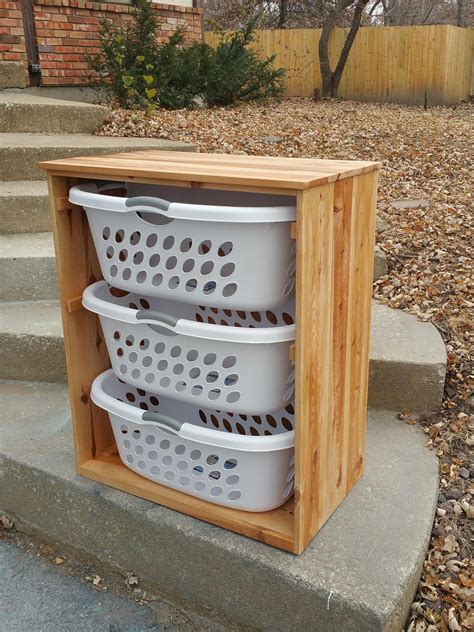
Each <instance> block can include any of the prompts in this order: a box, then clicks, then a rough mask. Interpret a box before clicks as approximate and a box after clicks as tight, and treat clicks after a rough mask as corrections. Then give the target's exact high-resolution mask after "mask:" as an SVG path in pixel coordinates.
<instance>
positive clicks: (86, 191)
mask: <svg viewBox="0 0 474 632" xmlns="http://www.w3.org/2000/svg"><path fill="white" fill-rule="evenodd" d="M157 184H159V183H157ZM120 187H124V188H126V184H124V183H122V182H114V183H113V186H112V184H110V183H109V184H106V185H105V186H99V185H98V184H97V183H96V182H85V183H82V184H77V185H75V186H73V187H71V189H70V190H69V201H70V202H72V203H73V204H77V205H78V206H82V207H84V208H88V209H94V210H98V211H107V212H115V213H135V212H136V210H137V208H139V210H140V212H150V213H156V212H157V210H156V207H152V206H150V207H148V206H146V205H145V204H141V205H140V206H139V207H136V208H133V207H129V206H127V201H128V200H130V199H132V198H127V197H116V196H113V195H104V193H102V191H107V190H108V189H110V188H120ZM168 202H169V205H168V207H167V209H166V210H163V211H159V212H160V213H161V214H162V215H166V216H167V217H169V218H172V219H182V220H189V221H206V222H222V223H238V224H261V223H273V222H293V221H295V219H296V205H294V206H288V205H281V206H225V205H213V204H190V203H182V202H173V201H172V200H169V201H168Z"/></svg>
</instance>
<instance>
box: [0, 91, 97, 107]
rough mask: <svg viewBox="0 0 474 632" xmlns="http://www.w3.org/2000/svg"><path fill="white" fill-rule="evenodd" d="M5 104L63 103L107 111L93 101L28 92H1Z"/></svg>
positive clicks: (37, 104)
mask: <svg viewBox="0 0 474 632" xmlns="http://www.w3.org/2000/svg"><path fill="white" fill-rule="evenodd" d="M2 105H5V106H9V105H11V106H12V107H14V106H18V105H35V106H41V105H44V106H48V105H58V106H59V105H61V106H64V107H69V108H70V109H74V108H76V107H78V108H100V109H101V110H105V111H107V108H105V107H104V106H102V105H95V104H91V103H84V102H83V101H69V100H66V99H56V98H54V97H44V96H39V95H36V94H30V93H28V92H0V106H2Z"/></svg>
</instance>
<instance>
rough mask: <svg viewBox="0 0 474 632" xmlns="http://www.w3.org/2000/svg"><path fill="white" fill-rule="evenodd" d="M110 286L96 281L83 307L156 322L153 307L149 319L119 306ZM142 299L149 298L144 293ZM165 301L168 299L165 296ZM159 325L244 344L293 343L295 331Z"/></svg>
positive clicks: (121, 318) (187, 322)
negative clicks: (108, 295)
mask: <svg viewBox="0 0 474 632" xmlns="http://www.w3.org/2000/svg"><path fill="white" fill-rule="evenodd" d="M111 287H112V286H110V285H109V284H108V283H107V282H106V281H96V282H95V283H93V284H92V285H89V286H88V287H87V288H86V289H85V290H84V293H83V295H82V304H83V306H84V307H85V308H86V309H88V310H89V311H91V312H94V313H95V314H98V315H99V316H104V317H106V318H111V319H113V320H116V321H118V322H126V323H129V324H132V325H157V322H156V320H154V319H153V317H152V310H150V318H146V317H144V314H143V312H144V310H139V309H134V308H132V307H128V306H125V305H118V304H117V303H113V302H112V301H109V300H107V298H106V297H105V296H104V295H105V294H106V293H107V290H110V288H111ZM128 295H129V296H130V298H133V297H138V298H140V295H137V294H135V293H133V292H129V293H128V294H127V296H128ZM141 298H150V297H147V296H145V295H143V296H142V297H141ZM158 300H159V299H158ZM163 300H164V301H166V299H163ZM158 324H159V326H160V327H163V328H165V329H168V330H169V331H172V332H174V333H176V334H181V335H183V336H191V337H194V338H206V339H208V340H216V341H220V342H233V343H241V344H242V343H244V344H273V343H288V342H293V341H294V340H295V332H296V328H295V325H294V324H293V325H275V326H272V327H258V328H257V327H255V328H249V327H232V326H228V325H214V324H211V323H204V322H203V323H200V322H198V321H195V320H190V319H187V318H179V319H176V322H175V324H170V323H166V322H160V323H158Z"/></svg>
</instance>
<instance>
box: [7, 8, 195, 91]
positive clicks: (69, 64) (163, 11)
mask: <svg viewBox="0 0 474 632" xmlns="http://www.w3.org/2000/svg"><path fill="white" fill-rule="evenodd" d="M154 7H155V9H156V11H157V12H158V14H159V16H160V22H161V30H160V31H159V33H158V34H157V35H158V39H159V40H161V41H163V40H165V39H166V38H167V37H168V36H169V35H171V34H172V33H173V32H174V31H175V30H176V27H177V26H183V27H184V29H185V37H186V39H187V40H188V41H194V40H200V39H201V13H202V9H198V8H192V7H185V6H177V5H173V4H155V5H154ZM131 11H132V10H131V7H130V6H129V5H127V4H114V3H107V2H97V1H94V2H91V1H89V0H34V5H33V12H34V21H35V31H36V42H37V45H38V53H39V62H40V67H41V84H42V85H45V86H58V85H61V86H67V85H81V84H85V83H88V82H90V81H91V79H93V78H94V76H93V73H92V72H91V71H90V69H89V68H88V64H87V62H86V60H85V58H84V56H85V55H93V54H96V53H98V52H99V48H98V32H99V26H100V21H101V19H102V18H107V19H109V20H111V21H112V22H113V23H114V24H118V25H120V24H125V23H126V22H127V21H129V20H130V19H131V17H132V16H131ZM0 16H1V17H0V60H2V59H4V60H7V59H11V60H14V61H25V60H26V53H25V46H24V37H23V26H22V19H21V10H20V3H19V1H18V0H15V1H11V2H5V1H4V0H0ZM2 37H3V40H4V41H3V42H2ZM20 48H21V50H20ZM13 56H15V57H13ZM25 68H26V61H25Z"/></svg>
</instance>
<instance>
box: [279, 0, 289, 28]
mask: <svg viewBox="0 0 474 632" xmlns="http://www.w3.org/2000/svg"><path fill="white" fill-rule="evenodd" d="M287 15H288V0H280V15H279V16H278V25H277V28H279V29H284V28H285V22H286V17H287Z"/></svg>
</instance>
